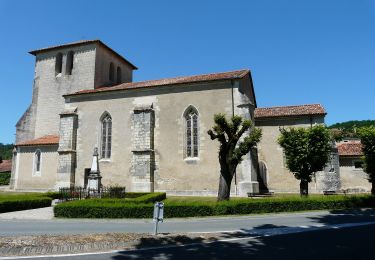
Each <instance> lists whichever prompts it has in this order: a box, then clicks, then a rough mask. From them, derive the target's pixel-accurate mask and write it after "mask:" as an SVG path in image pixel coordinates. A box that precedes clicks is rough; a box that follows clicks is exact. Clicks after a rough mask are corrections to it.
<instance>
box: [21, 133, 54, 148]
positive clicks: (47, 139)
mask: <svg viewBox="0 0 375 260" xmlns="http://www.w3.org/2000/svg"><path fill="white" fill-rule="evenodd" d="M59 139H60V137H59V136H57V135H45V136H42V137H39V138H37V139H34V140H28V141H25V142H21V143H18V144H16V146H33V145H56V144H59Z"/></svg>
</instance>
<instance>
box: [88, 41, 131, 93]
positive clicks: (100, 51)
mask: <svg viewBox="0 0 375 260" xmlns="http://www.w3.org/2000/svg"><path fill="white" fill-rule="evenodd" d="M111 62H112V63H113V65H114V82H111V81H110V80H109V64H110V63H111ZM117 67H120V68H121V83H124V82H132V80H133V68H132V67H131V66H130V65H129V64H128V63H127V62H125V61H124V60H123V59H121V58H119V57H118V56H117V55H115V54H114V53H112V52H110V51H108V50H107V49H105V48H104V47H102V46H98V48H97V52H96V62H95V88H97V87H102V86H110V85H114V84H116V80H117Z"/></svg>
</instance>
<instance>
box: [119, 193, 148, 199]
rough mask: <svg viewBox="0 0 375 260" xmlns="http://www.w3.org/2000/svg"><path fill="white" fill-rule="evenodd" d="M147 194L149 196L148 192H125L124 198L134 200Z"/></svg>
mask: <svg viewBox="0 0 375 260" xmlns="http://www.w3.org/2000/svg"><path fill="white" fill-rule="evenodd" d="M147 194H150V192H125V198H127V199H134V198H138V197H140V196H143V195H147Z"/></svg>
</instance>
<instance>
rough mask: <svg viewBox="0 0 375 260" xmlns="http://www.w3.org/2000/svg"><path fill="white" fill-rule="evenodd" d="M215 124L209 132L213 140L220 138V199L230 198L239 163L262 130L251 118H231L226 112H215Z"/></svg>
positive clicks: (256, 141) (260, 135) (254, 144)
mask: <svg viewBox="0 0 375 260" xmlns="http://www.w3.org/2000/svg"><path fill="white" fill-rule="evenodd" d="M214 122H215V125H214V126H213V127H212V129H211V130H209V131H208V132H207V133H208V135H209V136H210V137H211V139H212V140H215V139H218V141H219V142H220V148H219V163H220V182H219V192H218V200H219V201H221V200H229V197H230V186H231V182H232V178H233V176H234V175H235V173H236V168H237V165H238V164H239V163H240V162H241V160H242V157H243V156H244V155H245V154H247V153H248V152H249V151H250V150H251V149H252V148H253V147H255V146H256V144H257V143H258V142H259V140H260V138H261V137H262V131H261V130H260V129H258V128H256V127H253V124H252V122H251V121H250V120H246V119H243V118H242V117H241V116H238V115H235V116H233V117H231V118H230V119H229V120H228V119H227V118H226V117H225V115H224V114H215V116H214Z"/></svg>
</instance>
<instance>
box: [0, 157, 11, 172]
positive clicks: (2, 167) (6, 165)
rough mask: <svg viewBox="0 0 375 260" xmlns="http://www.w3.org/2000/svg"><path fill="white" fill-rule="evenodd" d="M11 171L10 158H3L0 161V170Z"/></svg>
mask: <svg viewBox="0 0 375 260" xmlns="http://www.w3.org/2000/svg"><path fill="white" fill-rule="evenodd" d="M10 171H12V160H3V161H2V162H1V163H0V172H10Z"/></svg>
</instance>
